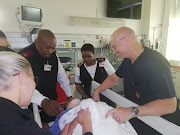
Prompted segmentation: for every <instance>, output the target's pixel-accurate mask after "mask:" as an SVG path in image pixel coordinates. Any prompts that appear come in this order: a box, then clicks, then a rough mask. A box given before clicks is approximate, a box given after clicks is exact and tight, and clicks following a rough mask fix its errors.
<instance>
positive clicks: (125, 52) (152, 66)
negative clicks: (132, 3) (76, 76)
mask: <svg viewBox="0 0 180 135" xmlns="http://www.w3.org/2000/svg"><path fill="white" fill-rule="evenodd" d="M110 42H111V46H112V48H113V49H114V53H116V54H118V55H119V56H120V57H121V58H123V59H124V60H123V62H122V64H121V65H120V66H119V68H118V69H117V71H116V72H115V73H114V74H113V75H111V76H110V77H108V78H107V79H106V80H105V81H104V82H103V83H102V84H101V85H100V86H99V87H98V88H97V89H96V90H95V92H94V93H93V99H94V100H95V101H99V93H100V92H102V91H103V90H105V89H108V88H111V87H113V86H114V85H116V84H117V83H118V82H119V81H120V80H121V79H123V81H124V93H125V97H126V98H127V99H129V100H131V101H133V102H135V103H136V104H138V105H139V106H138V107H131V108H115V109H113V110H111V111H110V112H108V113H107V115H106V117H108V116H109V115H110V114H113V118H115V120H116V121H117V122H119V123H123V122H125V121H128V120H130V122H131V124H132V125H133V127H134V128H135V129H136V131H137V133H138V134H140V135H141V134H142V135H144V134H146V135H147V134H149V135H152V134H153V135H157V134H160V133H158V132H157V131H155V130H154V129H152V128H151V127H149V126H148V125H146V124H144V123H143V122H141V121H140V120H138V119H137V118H135V117H137V116H162V117H163V118H165V119H167V120H169V121H171V122H173V123H175V124H177V125H180V111H179V107H178V103H177V98H176V94H175V89H174V85H173V81H172V76H171V71H170V65H169V63H168V61H167V60H166V58H165V57H164V56H163V55H161V54H160V53H159V52H157V51H154V50H151V49H149V48H146V47H142V46H141V45H140V44H139V43H138V41H137V39H136V36H135V33H134V31H133V30H132V29H130V28H127V27H121V28H119V29H117V30H116V31H115V32H114V33H113V34H112V36H111V41H110Z"/></svg>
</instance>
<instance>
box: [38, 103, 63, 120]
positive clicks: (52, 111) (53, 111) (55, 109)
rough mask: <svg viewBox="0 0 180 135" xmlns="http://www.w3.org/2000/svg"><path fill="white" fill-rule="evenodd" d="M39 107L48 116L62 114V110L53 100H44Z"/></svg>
mask: <svg viewBox="0 0 180 135" xmlns="http://www.w3.org/2000/svg"><path fill="white" fill-rule="evenodd" d="M41 106H42V108H43V110H44V111H45V113H46V114H48V115H49V116H56V117H57V116H59V115H60V114H61V113H62V108H61V106H60V105H59V103H58V102H56V101H55V100H49V99H44V100H43V101H42V103H41Z"/></svg>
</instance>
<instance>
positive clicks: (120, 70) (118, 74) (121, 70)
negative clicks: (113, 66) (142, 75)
mask: <svg viewBox="0 0 180 135" xmlns="http://www.w3.org/2000/svg"><path fill="white" fill-rule="evenodd" d="M123 70H124V61H123V62H122V64H121V65H120V66H119V67H118V69H117V70H116V72H115V74H116V75H117V76H118V77H119V78H123Z"/></svg>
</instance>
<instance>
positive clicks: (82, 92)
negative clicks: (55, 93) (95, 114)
mask: <svg viewBox="0 0 180 135" xmlns="http://www.w3.org/2000/svg"><path fill="white" fill-rule="evenodd" d="M75 85H76V89H77V91H78V92H79V93H80V94H81V95H82V96H83V97H87V95H86V93H85V92H84V90H83V86H82V84H78V83H76V84H75Z"/></svg>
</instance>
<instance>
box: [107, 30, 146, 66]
mask: <svg viewBox="0 0 180 135" xmlns="http://www.w3.org/2000/svg"><path fill="white" fill-rule="evenodd" d="M110 44H111V47H112V48H113V50H114V51H113V52H114V53H116V54H118V55H119V56H120V57H121V58H130V59H131V61H132V63H133V62H134V61H135V60H136V58H137V57H138V56H139V55H140V54H141V53H142V52H143V51H144V48H143V47H142V46H141V45H140V44H139V43H138V41H137V39H136V35H135V32H134V31H133V30H132V29H131V28H128V27H120V28H118V29H117V30H115V31H114V32H113V34H112V36H111V39H110Z"/></svg>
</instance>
